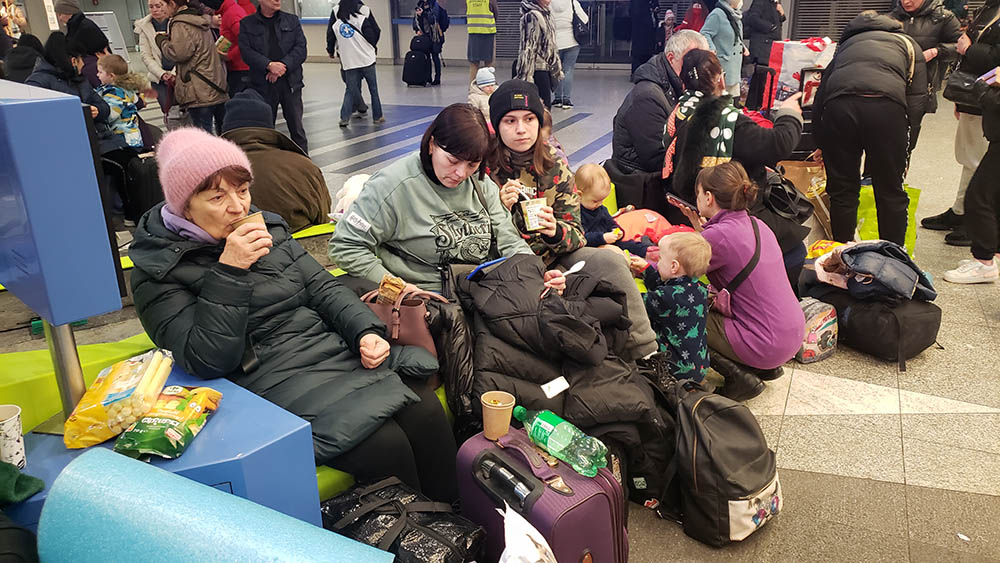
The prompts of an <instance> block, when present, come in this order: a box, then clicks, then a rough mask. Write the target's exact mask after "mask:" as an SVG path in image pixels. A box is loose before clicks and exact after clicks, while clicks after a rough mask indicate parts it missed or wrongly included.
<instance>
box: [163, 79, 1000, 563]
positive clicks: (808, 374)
mask: <svg viewBox="0 0 1000 563" xmlns="http://www.w3.org/2000/svg"><path fill="white" fill-rule="evenodd" d="M338 70H339V69H338V67H336V66H333V65H328V64H309V65H307V66H306V73H305V80H306V89H305V116H306V117H305V125H306V130H307V133H308V136H309V142H310V147H311V151H310V152H311V155H312V157H313V158H314V159H315V161H316V162H317V163H318V164H319V165H320V166H321V167H322V168H323V170H324V173H325V174H326V177H327V181H328V183H329V186H330V190H331V192H332V193H334V194H335V193H336V192H337V190H338V189H339V187H340V185H341V184H342V183H343V181H344V179H346V178H347V177H348V176H350V175H351V174H356V173H372V172H374V171H376V170H378V169H379V168H380V167H382V166H384V165H385V164H386V163H388V162H390V161H392V160H393V159H395V158H397V157H399V156H401V155H403V154H406V153H409V152H411V151H413V150H416V148H417V146H418V144H419V142H420V136H421V134H422V133H423V130H424V129H425V128H426V126H427V124H428V123H429V122H430V120H431V119H432V118H433V116H434V115H435V112H436V111H437V110H438V109H439V108H441V107H443V106H445V105H447V104H449V103H453V102H460V101H465V99H466V94H467V90H468V83H467V82H466V80H467V78H468V69H467V67H465V66H464V65H452V66H450V67H448V68H446V69H445V73H444V80H443V84H442V85H441V86H440V87H434V88H407V87H406V86H405V85H404V84H403V83H402V82H401V81H400V78H399V76H400V72H401V68H400V67H390V66H386V67H379V69H378V80H379V88H380V94H381V99H382V103H383V104H384V106H385V116H386V119H387V122H386V123H385V124H383V125H379V126H374V125H372V124H371V121H370V118H369V119H361V118H355V119H353V120H352V121H351V124H350V126H349V127H348V128H343V129H342V128H340V127H338V125H337V122H338V119H339V110H340V104H341V100H342V98H343V91H344V87H343V83H342V82H341V81H340V77H339V72H338ZM498 75H507V76H509V70H508V69H502V70H499V71H498ZM629 86H630V85H629V83H628V81H627V75H626V73H624V72H621V71H588V70H578V71H577V73H576V85H575V92H574V94H573V101H574V103H575V104H576V107H575V109H574V110H570V111H567V110H561V109H556V110H554V121H555V123H556V126H555V129H556V133H555V134H556V136H557V137H558V138H559V140H560V141H561V142H562V144H563V145H564V146H565V148H566V151H567V153H568V154H569V156H570V161H571V164H572V165H573V167H574V168H575V167H577V166H579V165H580V164H583V163H586V162H600V161H602V160H604V159H605V158H607V157H609V156H610V154H611V133H610V131H611V122H612V118H613V116H614V113H615V111H616V109H617V107H618V105H619V103H620V101H621V99H622V98H623V97H624V95H625V93H626V92H627V91H628V89H629ZM365 98H366V99H367V98H368V94H367V92H366V93H365ZM948 106H949V104H943V110H942V111H941V112H940V113H938V114H936V115H933V116H928V117H927V119H925V121H924V126H923V132H922V137H921V140H920V146H919V147H918V148H917V149H916V152H915V153H914V158H913V164H912V166H911V169H910V173H909V177H908V182H909V184H910V185H912V186H914V187H917V188H920V189H921V190H922V195H921V199H920V205H919V209H918V217H923V216H927V215H932V214H935V213H938V212H940V211H943V210H944V209H945V208H946V207H947V206H948V205H949V204H950V203H951V200H952V198H953V197H954V192H955V188H956V184H957V182H958V177H959V172H960V170H959V167H958V165H957V164H956V163H955V161H954V156H953V139H954V131H955V125H956V121H955V120H954V119H953V117H952V115H951V113H950V111H948V109H947V108H948ZM149 113H150V114H152V115H151V117H153V118H154V122H155V111H151V112H149ZM281 126H282V125H281V124H280V122H279V127H281ZM943 238H944V237H943V234H942V233H937V232H931V231H926V230H922V229H921V230H919V232H918V239H917V251H916V255H917V261H918V263H919V264H920V265H921V266H922V267H923V268H924V269H926V270H928V271H929V272H930V273H931V274H932V275H933V276H934V278H935V279H936V280H941V276H942V274H943V272H944V271H945V270H946V269H950V268H953V267H955V265H956V264H957V263H958V261H959V260H960V259H963V258H968V257H970V256H969V254H968V250H967V249H960V248H954V247H949V246H945V245H944V243H943ZM938 290H939V291H940V297H939V298H938V300H937V303H938V304H939V305H940V306H941V308H942V309H943V310H944V316H943V323H942V327H941V331H940V334H939V337H938V341H939V342H940V344H941V345H942V346H943V349H936V348H932V349H929V350H927V351H925V352H924V353H923V354H921V355H920V356H918V357H917V358H915V359H913V360H912V361H910V362H908V364H907V368H908V369H907V371H906V372H899V371H898V370H897V367H896V365H895V364H894V363H889V362H883V361H880V360H876V359H873V358H870V357H867V356H864V355H861V354H859V353H856V352H853V351H851V350H849V349H846V348H841V349H840V350H838V351H837V353H836V354H835V355H834V356H833V357H832V358H830V359H828V360H825V361H822V362H819V363H816V364H811V365H808V366H790V368H788V369H786V375H785V376H784V377H783V378H781V379H779V380H777V381H775V382H773V383H771V384H769V386H768V389H767V391H766V392H765V393H764V395H762V396H760V397H759V398H757V399H754V400H753V401H751V402H750V404H749V405H750V408H751V409H752V410H753V412H754V413H755V414H756V415H757V417H758V419H759V421H760V423H761V426H762V427H763V429H764V432H765V434H766V436H767V438H768V441H769V443H770V444H771V446H772V447H773V448H774V449H776V451H777V455H778V465H779V468H780V475H781V480H782V483H783V485H784V490H785V503H786V508H785V510H784V511H783V512H782V514H781V515H780V517H778V518H777V519H776V520H775V521H773V522H772V523H770V524H768V525H767V526H766V527H765V528H764V529H762V530H761V531H760V532H759V533H757V534H756V535H754V536H752V537H751V538H749V539H748V540H747V541H745V542H743V543H741V544H737V545H732V546H729V547H727V548H724V549H718V550H717V549H712V548H707V547H705V546H703V545H701V544H699V543H698V542H696V541H694V540H692V539H690V538H688V537H686V536H685V535H684V534H683V532H682V531H681V529H680V527H679V526H678V525H677V524H675V523H673V522H669V521H665V520H659V519H658V518H657V517H656V516H655V514H654V513H652V512H650V511H647V510H645V509H644V508H642V507H640V506H637V505H633V506H632V511H631V524H630V530H629V532H630V533H629V536H630V541H631V560H632V561H635V562H647V561H648V562H661V561H710V560H737V561H796V562H800V561H830V562H833V561H845V562H853V561H914V562H916V561H921V562H924V561H926V562H931V561H963V562H964V561H968V562H972V561H1000V374H998V369H997V368H998V366H1000V285H995V284H987V285H980V286H956V285H951V284H948V283H946V282H944V281H939V283H938Z"/></svg>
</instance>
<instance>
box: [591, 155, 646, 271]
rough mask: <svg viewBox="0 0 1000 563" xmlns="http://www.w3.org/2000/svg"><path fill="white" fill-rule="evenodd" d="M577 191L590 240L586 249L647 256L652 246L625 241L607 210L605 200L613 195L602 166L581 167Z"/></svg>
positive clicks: (622, 233)
mask: <svg viewBox="0 0 1000 563" xmlns="http://www.w3.org/2000/svg"><path fill="white" fill-rule="evenodd" d="M576 187H577V189H578V190H580V220H581V221H580V222H581V224H582V226H583V233H584V236H586V237H587V246H596V247H600V246H605V245H614V246H616V247H618V248H620V249H622V250H627V251H629V252H631V253H632V254H636V255H639V256H646V249H647V248H649V246H650V245H648V244H643V243H641V242H637V241H627V240H622V236H624V234H625V233H624V231H623V230H622V228H621V227H620V226H619V225H618V223H616V222H615V220H614V218H612V217H611V213H610V212H608V208H607V207H605V206H604V200H605V199H607V197H608V195H610V194H611V178H610V177H609V176H608V173H607V172H606V171H605V170H604V167H603V166H600V165H598V164H584V165H583V166H581V167H580V168H579V169H578V170H577V171H576Z"/></svg>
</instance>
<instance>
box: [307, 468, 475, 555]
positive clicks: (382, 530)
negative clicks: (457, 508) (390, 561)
mask: <svg viewBox="0 0 1000 563" xmlns="http://www.w3.org/2000/svg"><path fill="white" fill-rule="evenodd" d="M320 509H321V511H322V513H323V527H324V528H326V529H327V530H330V531H332V532H336V533H338V534H340V535H343V536H347V537H349V538H351V539H353V540H357V541H359V542H361V543H365V544H368V545H370V546H373V547H377V548H379V549H381V550H383V551H388V552H390V553H393V554H395V555H396V563H417V562H420V561H440V562H441V563H463V562H465V561H475V560H477V559H479V558H480V555H481V553H480V552H481V551H482V548H483V547H484V545H485V540H486V530H484V529H483V527H482V526H477V525H476V524H473V523H472V522H471V521H469V520H468V519H466V518H463V517H461V516H459V515H457V514H455V513H454V510H453V509H452V507H451V505H450V504H446V503H443V502H431V501H430V500H428V499H427V497H425V496H423V495H421V494H420V493H418V492H416V491H414V490H413V489H411V488H410V487H408V486H406V485H404V484H403V483H402V482H401V481H400V480H399V479H397V478H395V477H390V478H388V479H383V480H381V481H378V482H376V483H358V484H356V485H354V486H353V487H351V488H350V489H347V490H346V491H344V492H342V493H340V494H339V495H337V496H335V497H333V498H332V499H330V500H328V501H326V502H324V503H323V504H322V506H321V507H320Z"/></svg>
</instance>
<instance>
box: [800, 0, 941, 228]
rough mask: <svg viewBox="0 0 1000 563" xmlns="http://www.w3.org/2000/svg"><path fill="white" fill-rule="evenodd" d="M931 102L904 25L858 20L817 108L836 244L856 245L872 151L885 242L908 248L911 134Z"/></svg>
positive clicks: (870, 16)
mask: <svg viewBox="0 0 1000 563" xmlns="http://www.w3.org/2000/svg"><path fill="white" fill-rule="evenodd" d="M926 104H927V68H926V64H925V62H924V57H923V56H922V55H921V49H920V45H918V44H917V42H916V41H914V40H913V39H911V38H910V37H909V36H908V35H906V34H904V33H903V26H902V24H901V23H899V22H898V21H896V20H894V19H892V18H890V17H888V16H883V15H879V14H877V13H875V12H874V11H871V10H869V11H865V12H862V13H861V14H859V15H858V16H857V17H855V18H854V19H853V20H851V22H850V23H849V24H847V27H846V29H845V30H844V33H843V35H842V36H841V40H840V45H839V46H838V47H837V54H836V55H835V56H834V57H833V61H831V62H830V65H829V66H828V67H827V69H826V70H825V71H824V72H823V81H822V83H821V84H820V87H819V91H818V92H817V94H816V101H815V103H814V106H813V123H814V126H815V127H816V135H817V141H818V144H819V147H820V148H821V149H822V150H823V159H824V161H825V162H826V171H827V186H826V189H827V193H829V194H830V207H831V209H830V219H831V223H832V227H833V238H834V239H835V240H837V241H840V242H848V241H851V240H854V231H855V228H856V227H857V220H858V197H859V192H860V190H861V174H860V169H861V155H862V153H864V155H865V160H866V161H867V162H868V163H869V164H868V168H869V171H870V173H871V177H872V185H873V186H874V189H875V204H876V206H877V209H878V219H879V220H878V227H879V237H880V238H882V239H885V240H890V241H892V242H895V243H898V244H903V242H904V238H905V236H906V209H907V206H908V205H909V198H908V197H907V195H906V192H905V191H904V190H903V176H904V174H905V173H906V168H907V165H908V161H907V147H908V146H909V137H908V134H909V131H910V128H911V126H913V125H915V124H917V123H920V119H921V118H922V117H923V113H924V108H925V107H926Z"/></svg>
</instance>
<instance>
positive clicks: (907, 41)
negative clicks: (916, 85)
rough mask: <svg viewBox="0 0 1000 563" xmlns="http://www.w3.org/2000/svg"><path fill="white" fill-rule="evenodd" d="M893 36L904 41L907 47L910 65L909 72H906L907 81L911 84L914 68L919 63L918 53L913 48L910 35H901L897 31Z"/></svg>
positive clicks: (907, 57)
mask: <svg viewBox="0 0 1000 563" xmlns="http://www.w3.org/2000/svg"><path fill="white" fill-rule="evenodd" d="M893 37H895V38H896V39H899V40H900V41H902V42H903V46H904V47H906V61H907V63H908V65H909V69H908V72H907V74H906V83H907V84H909V83H910V82H913V68H914V67H915V66H916V64H917V53H916V51H915V50H914V49H913V43H911V42H910V38H909V36H905V35H901V34H898V33H897V34H894V35H893Z"/></svg>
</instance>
